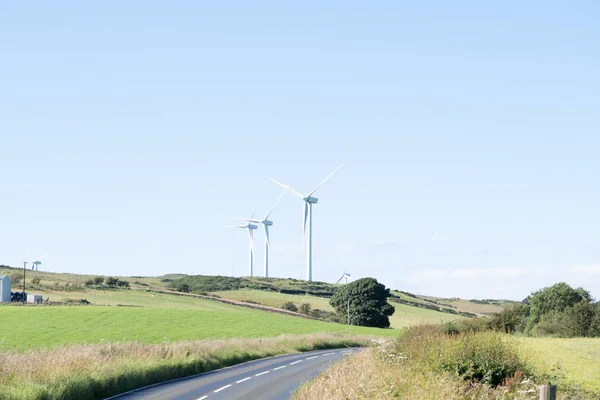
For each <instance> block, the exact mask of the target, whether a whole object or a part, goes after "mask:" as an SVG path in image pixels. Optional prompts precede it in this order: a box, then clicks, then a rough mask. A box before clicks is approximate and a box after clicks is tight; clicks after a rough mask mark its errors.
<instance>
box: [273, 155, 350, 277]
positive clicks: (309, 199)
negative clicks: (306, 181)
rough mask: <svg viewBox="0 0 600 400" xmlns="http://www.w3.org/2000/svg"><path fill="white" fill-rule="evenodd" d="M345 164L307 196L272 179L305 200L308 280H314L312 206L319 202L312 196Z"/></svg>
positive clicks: (304, 226)
mask: <svg viewBox="0 0 600 400" xmlns="http://www.w3.org/2000/svg"><path fill="white" fill-rule="evenodd" d="M343 166H344V165H343V164H342V165H340V166H339V167H337V168H336V169H335V170H334V171H333V172H332V173H330V174H329V175H327V177H326V178H325V179H323V180H322V181H321V183H319V184H318V185H317V187H316V188H314V189H313V190H312V191H311V192H310V193H308V194H307V195H306V196H303V195H301V194H300V193H298V192H296V191H295V190H294V189H292V188H290V187H288V186H286V185H284V184H283V183H280V182H277V181H276V180H275V179H273V178H271V180H272V181H273V182H275V183H276V184H278V185H279V186H281V187H283V188H284V189H286V190H288V191H290V192H292V193H293V194H295V195H296V196H298V197H300V198H301V199H302V200H303V201H304V218H303V220H302V237H303V239H304V237H305V236H306V222H307V221H308V239H307V246H306V280H307V281H312V206H313V204H317V203H318V202H319V199H317V198H316V197H312V195H313V194H314V193H315V192H316V191H317V189H319V188H320V187H321V185H323V184H324V183H325V181H327V179H329V178H331V176H332V175H333V174H335V173H336V172H337V171H338V170H339V169H340V168H342V167H343Z"/></svg>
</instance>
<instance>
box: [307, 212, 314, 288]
mask: <svg viewBox="0 0 600 400" xmlns="http://www.w3.org/2000/svg"><path fill="white" fill-rule="evenodd" d="M312 206H313V205H312V203H310V202H309V203H308V243H307V246H306V280H307V281H309V282H310V281H312Z"/></svg>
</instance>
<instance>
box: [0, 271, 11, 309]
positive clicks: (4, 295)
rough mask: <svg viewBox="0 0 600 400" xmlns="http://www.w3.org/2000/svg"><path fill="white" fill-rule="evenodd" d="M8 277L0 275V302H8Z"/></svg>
mask: <svg viewBox="0 0 600 400" xmlns="http://www.w3.org/2000/svg"><path fill="white" fill-rule="evenodd" d="M10 284H11V282H10V277H9V276H8V275H0V303H10V289H11V288H10Z"/></svg>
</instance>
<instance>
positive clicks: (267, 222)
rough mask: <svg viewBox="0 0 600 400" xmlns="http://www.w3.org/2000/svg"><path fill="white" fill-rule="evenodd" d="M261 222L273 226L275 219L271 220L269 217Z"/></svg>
mask: <svg viewBox="0 0 600 400" xmlns="http://www.w3.org/2000/svg"><path fill="white" fill-rule="evenodd" d="M260 222H262V224H263V225H266V226H273V221H269V220H268V219H264V220H262V221H260Z"/></svg>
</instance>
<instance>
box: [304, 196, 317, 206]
mask: <svg viewBox="0 0 600 400" xmlns="http://www.w3.org/2000/svg"><path fill="white" fill-rule="evenodd" d="M302 200H304V201H306V202H307V203H311V204H317V203H318V202H319V199H317V198H316V197H312V196H306V197H303V198H302Z"/></svg>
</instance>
